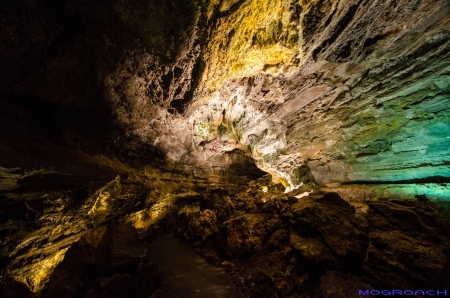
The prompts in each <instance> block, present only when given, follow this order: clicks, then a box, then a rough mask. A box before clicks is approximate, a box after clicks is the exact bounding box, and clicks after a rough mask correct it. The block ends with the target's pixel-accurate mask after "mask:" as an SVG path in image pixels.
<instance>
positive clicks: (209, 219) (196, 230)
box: [189, 209, 219, 242]
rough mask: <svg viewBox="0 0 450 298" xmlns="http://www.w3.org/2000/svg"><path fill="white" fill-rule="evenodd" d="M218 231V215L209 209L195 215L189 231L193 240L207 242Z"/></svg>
mask: <svg viewBox="0 0 450 298" xmlns="http://www.w3.org/2000/svg"><path fill="white" fill-rule="evenodd" d="M218 230H219V229H218V227H217V217H216V213H215V212H214V211H212V210H209V209H206V210H203V211H201V212H199V213H197V214H195V215H194V216H193V218H192V219H191V221H190V222H189V231H190V235H191V237H192V239H193V240H200V241H202V242H206V241H207V240H209V239H210V238H211V237H212V236H213V235H214V234H216V233H217V232H218Z"/></svg>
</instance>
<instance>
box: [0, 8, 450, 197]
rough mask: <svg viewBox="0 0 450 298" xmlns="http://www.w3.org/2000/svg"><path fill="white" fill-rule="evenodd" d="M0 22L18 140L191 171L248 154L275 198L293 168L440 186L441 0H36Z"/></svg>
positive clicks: (445, 30)
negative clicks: (26, 136)
mask: <svg viewBox="0 0 450 298" xmlns="http://www.w3.org/2000/svg"><path fill="white" fill-rule="evenodd" d="M1 14H2V24H1V26H2V28H3V29H2V32H3V34H2V37H1V39H2V41H1V43H0V44H1V46H0V52H1V57H2V59H1V62H0V63H1V67H0V78H1V80H0V81H1V82H0V92H1V94H2V106H3V107H2V109H3V111H4V113H5V114H6V115H7V116H9V117H10V118H14V117H13V116H12V115H16V116H15V117H16V118H15V119H16V120H17V118H19V120H18V121H19V124H18V125H16V123H15V122H14V121H16V120H14V119H13V120H11V119H8V117H4V119H3V120H2V121H3V126H4V127H8V126H14V127H15V128H14V129H15V130H16V131H13V132H11V130H8V131H9V132H6V133H5V134H6V135H7V134H8V133H9V134H10V135H18V134H23V132H24V131H29V130H30V128H29V126H30V125H31V126H33V124H30V123H32V122H33V121H36V123H38V124H39V125H37V126H38V127H35V128H33V129H35V130H36V132H32V134H33V133H36V134H38V135H39V134H40V135H42V136H43V138H44V139H46V140H50V142H52V143H57V144H62V145H64V146H66V147H68V148H72V149H74V150H78V151H83V150H84V151H85V152H91V153H92V152H96V153H99V152H100V153H101V154H105V155H108V156H110V157H118V158H119V159H120V158H122V159H121V160H123V161H125V163H127V162H128V163H130V160H131V163H132V164H133V163H134V165H136V164H137V165H142V164H146V163H149V162H150V161H151V160H155V159H158V160H162V161H168V162H170V163H175V164H179V165H181V167H184V168H192V167H194V168H196V169H202V170H201V171H202V173H205V174H207V173H216V172H217V173H218V172H220V171H222V172H223V171H226V169H228V168H230V167H231V166H232V165H233V164H236V163H239V161H240V160H244V159H249V160H251V159H253V160H254V162H255V163H256V166H257V167H258V168H259V169H261V170H263V171H264V172H267V173H270V174H271V175H272V177H273V179H274V181H277V182H281V183H283V185H284V186H285V187H288V188H289V189H292V188H295V187H296V186H298V185H300V184H301V183H302V182H304V180H305V172H307V173H311V174H312V176H313V179H314V180H315V181H316V182H317V183H319V184H329V183H363V182H367V183H383V182H408V181H415V182H446V181H448V180H449V179H450V170H449V169H450V167H449V165H450V154H449V150H450V149H449V148H450V139H449V136H450V121H449V119H450V117H449V108H450V100H449V97H450V57H449V55H450V51H449V47H450V31H449V28H450V13H449V5H448V1H445V0H441V1H363V0H359V1H331V0H330V1H327V0H323V1H280V0H277V1H266V0H253V1H231V0H230V1H181V0H176V1H138V0H133V1H119V0H117V1H113V2H112V3H111V5H108V6H105V5H103V4H102V3H101V2H100V1H84V0H70V1H64V2H61V1H51V0H49V1H44V2H39V1H26V2H20V1H19V2H14V3H6V2H5V3H2V10H1ZM12 49H14V50H12ZM30 102H31V103H33V104H34V105H35V106H34V107H31V108H30ZM27 109H28V110H27ZM18 110H20V113H19V112H17V111H18ZM19 114H20V115H19ZM17 115H19V116H17ZM8 121H9V122H8ZM21 126H24V127H21ZM4 139H5V144H6V143H7V142H8V140H9V142H10V143H14V142H13V141H10V139H11V138H10V137H5V138H4ZM17 143H20V142H16V143H14V144H17ZM14 146H16V145H14ZM14 146H12V147H11V148H13V147H14ZM8 148H9V147H8V146H4V148H3V151H5V152H7V151H8V150H13V149H11V148H9V149H8ZM14 150H15V148H14ZM7 155H8V154H5V155H4V156H7ZM10 155H11V153H10ZM5 168H8V167H5ZM9 168H11V167H9ZM249 171H255V173H256V172H257V170H256V169H252V170H249ZM4 172H7V170H4ZM217 173H216V174H217Z"/></svg>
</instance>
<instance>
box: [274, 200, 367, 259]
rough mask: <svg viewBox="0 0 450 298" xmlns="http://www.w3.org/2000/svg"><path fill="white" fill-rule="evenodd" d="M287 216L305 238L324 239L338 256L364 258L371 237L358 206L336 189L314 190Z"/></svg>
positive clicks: (292, 208) (285, 214)
mask: <svg viewBox="0 0 450 298" xmlns="http://www.w3.org/2000/svg"><path fill="white" fill-rule="evenodd" d="M283 216H284V217H286V218H287V219H289V221H290V222H291V223H292V224H293V225H294V227H296V229H297V231H298V233H299V234H300V235H301V236H303V237H305V238H316V239H321V240H322V241H323V243H324V244H326V245H327V246H328V247H329V248H330V249H331V250H332V251H333V252H335V253H336V254H337V255H338V256H341V257H343V256H347V255H357V256H359V257H361V258H364V256H365V253H366V249H367V245H368V238H367V235H366V233H365V232H364V231H363V230H364V229H363V228H362V227H361V224H360V222H359V220H357V219H356V218H355V209H354V208H353V207H352V206H351V205H350V204H349V203H347V202H346V201H344V200H343V199H342V198H341V197H340V196H339V195H338V194H337V193H313V194H310V195H309V196H308V197H303V198H300V199H299V200H298V202H297V203H294V204H292V205H291V206H290V209H289V211H287V212H284V214H283Z"/></svg>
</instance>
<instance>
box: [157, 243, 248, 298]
mask: <svg viewBox="0 0 450 298" xmlns="http://www.w3.org/2000/svg"><path fill="white" fill-rule="evenodd" d="M151 249H152V252H153V253H154V254H155V257H156V261H157V263H158V266H159V269H160V271H161V274H162V277H163V280H164V281H165V283H166V285H165V286H164V287H163V289H162V290H161V291H158V292H157V293H155V294H154V295H152V297H151V298H178V297H179V298H238V297H240V295H239V294H238V292H237V290H236V287H235V285H234V284H233V281H232V278H231V276H230V275H228V274H227V273H225V271H223V270H222V269H221V268H217V267H215V266H213V265H211V264H208V263H207V262H206V261H205V260H203V259H202V258H201V257H199V256H198V255H197V254H196V253H194V251H193V250H192V248H191V247H190V246H189V244H187V243H183V242H181V241H180V240H179V239H176V238H173V237H171V236H169V235H165V236H164V238H162V239H158V240H155V241H154V242H153V243H152V244H151Z"/></svg>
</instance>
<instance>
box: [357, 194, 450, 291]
mask: <svg viewBox="0 0 450 298" xmlns="http://www.w3.org/2000/svg"><path fill="white" fill-rule="evenodd" d="M369 206H370V208H371V210H372V213H371V214H369V215H368V221H369V224H370V234H369V238H370V245H369V248H368V250H367V255H366V259H365V260H364V263H363V268H364V270H365V271H366V272H368V273H369V274H370V275H372V276H373V277H374V278H375V279H376V280H377V281H378V282H380V283H383V284H389V285H393V286H394V287H395V288H402V289H403V288H405V289H406V288H414V287H416V286H417V284H420V285H421V286H422V287H435V288H448V286H449V282H450V281H449V280H448V278H447V277H445V276H449V270H450V269H449V268H450V263H449V262H450V259H449V257H450V254H449V247H450V234H449V227H450V226H449V223H448V222H445V221H444V222H443V221H441V220H439V219H438V218H437V217H436V214H437V206H436V205H435V204H433V203H431V202H429V201H428V202H417V201H410V200H404V201H388V202H379V203H370V204H369ZM377 271H378V272H381V271H384V272H385V273H383V274H380V273H376V272H377Z"/></svg>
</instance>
